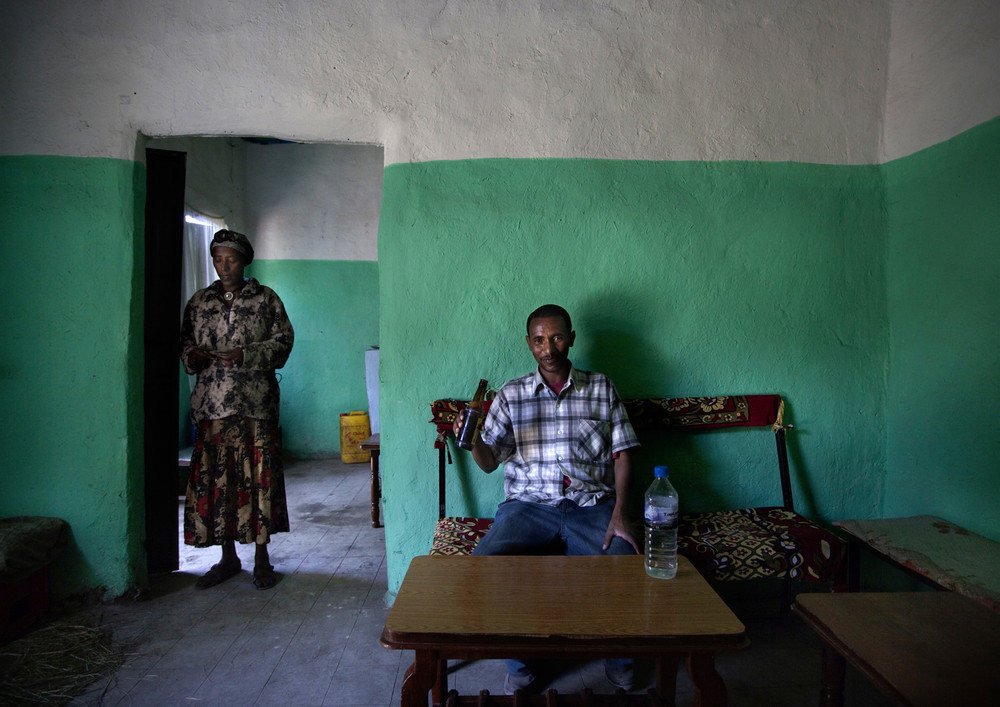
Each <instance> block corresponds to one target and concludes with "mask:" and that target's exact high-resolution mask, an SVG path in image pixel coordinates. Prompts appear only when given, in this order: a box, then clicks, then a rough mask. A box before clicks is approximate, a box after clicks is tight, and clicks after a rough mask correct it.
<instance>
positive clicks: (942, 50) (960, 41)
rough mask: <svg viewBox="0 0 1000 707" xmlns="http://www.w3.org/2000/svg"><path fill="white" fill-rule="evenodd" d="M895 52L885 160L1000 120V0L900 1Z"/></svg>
mask: <svg viewBox="0 0 1000 707" xmlns="http://www.w3.org/2000/svg"><path fill="white" fill-rule="evenodd" d="M890 46H891V52H890V54H889V82H888V88H887V94H886V108H885V127H884V131H885V150H884V153H883V157H884V159H885V160H891V159H894V158H896V157H902V156H905V155H908V154H911V153H913V152H916V151H917V150H920V149H923V148H925V147H927V146H929V145H933V144H935V143H938V142H941V141H942V140H947V139H948V138H950V137H952V136H954V135H956V134H958V133H960V132H962V131H964V130H968V129H969V128H972V127H974V126H976V125H979V124H980V123H982V122H985V121H987V120H990V119H991V118H994V117H996V116H998V115H1000V2H997V0H895V1H894V2H893V4H892V42H891V44H890Z"/></svg>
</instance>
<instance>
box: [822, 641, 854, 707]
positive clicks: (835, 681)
mask: <svg viewBox="0 0 1000 707" xmlns="http://www.w3.org/2000/svg"><path fill="white" fill-rule="evenodd" d="M846 668H847V662H846V661H845V660H844V656H842V655H840V653H838V652H837V651H835V650H834V649H833V648H831V647H830V646H828V645H826V644H824V645H823V687H822V688H821V689H820V692H819V705H820V707H844V673H845V672H846Z"/></svg>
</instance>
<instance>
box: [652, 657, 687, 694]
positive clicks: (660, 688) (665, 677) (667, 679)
mask: <svg viewBox="0 0 1000 707" xmlns="http://www.w3.org/2000/svg"><path fill="white" fill-rule="evenodd" d="M680 662H681V658H680V656H679V655H675V654H673V653H671V654H669V655H661V656H657V658H656V676H655V679H656V694H657V695H659V697H660V699H661V700H662V701H663V704H664V705H666V706H667V707H673V706H674V704H675V701H676V700H677V666H678V665H679V664H680Z"/></svg>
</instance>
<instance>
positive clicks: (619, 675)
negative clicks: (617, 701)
mask: <svg viewBox="0 0 1000 707" xmlns="http://www.w3.org/2000/svg"><path fill="white" fill-rule="evenodd" d="M604 675H605V677H607V678H608V682H610V683H611V684H612V685H613V686H614V687H616V688H618V689H620V690H625V692H629V691H631V689H632V683H633V682H634V680H635V669H634V668H633V667H632V666H631V665H630V666H628V667H626V668H622V669H620V670H614V669H612V668H609V667H607V666H605V668H604Z"/></svg>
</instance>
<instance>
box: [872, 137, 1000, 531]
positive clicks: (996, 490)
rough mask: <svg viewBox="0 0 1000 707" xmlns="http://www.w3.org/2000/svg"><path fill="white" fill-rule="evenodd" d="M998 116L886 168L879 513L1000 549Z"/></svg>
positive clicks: (999, 186) (999, 158)
mask: <svg viewBox="0 0 1000 707" xmlns="http://www.w3.org/2000/svg"><path fill="white" fill-rule="evenodd" d="M998 165H1000V119H994V120H992V121H990V122H988V123H984V124H983V125H980V126H978V127H976V128H974V129H972V130H969V131H967V132H966V133H963V134H961V135H959V136H957V137H955V138H952V139H951V140H948V141H946V142H943V143H941V144H938V145H935V146H933V147H931V148H929V149H926V150H923V151H921V152H919V153H917V154H914V155H911V156H909V157H906V158H904V159H900V160H896V161H894V162H891V163H889V164H888V165H886V166H885V174H886V185H887V190H886V193H887V196H888V201H889V204H890V212H889V213H890V219H889V229H888V233H889V263H890V268H889V277H888V297H889V313H890V322H891V324H892V327H891V337H890V340H891V347H890V354H891V357H890V366H889V370H890V376H889V380H890V386H889V387H890V391H891V394H890V396H889V400H888V405H887V418H888V419H889V420H890V426H889V438H888V439H889V443H888V450H889V451H888V455H889V465H888V473H887V477H886V501H885V513H886V515H893V516H895V515H899V516H905V515H917V514H924V513H927V514H932V515H939V516H943V517H945V518H948V519H949V520H952V521H954V522H956V523H959V524H961V525H963V526H965V527H967V528H969V529H970V530H973V531H974V532H978V533H980V534H982V535H986V536H987V537H991V538H993V539H995V540H1000V484H998V481H1000V415H998V413H997V410H1000V297H998V291H997V281H998V278H997V273H998V271H1000V227H998V225H997V224H1000V169H998Z"/></svg>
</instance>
